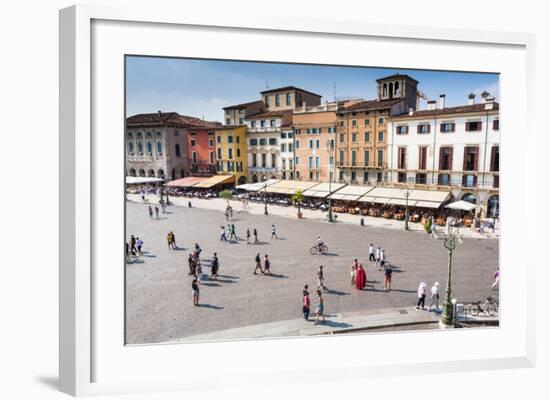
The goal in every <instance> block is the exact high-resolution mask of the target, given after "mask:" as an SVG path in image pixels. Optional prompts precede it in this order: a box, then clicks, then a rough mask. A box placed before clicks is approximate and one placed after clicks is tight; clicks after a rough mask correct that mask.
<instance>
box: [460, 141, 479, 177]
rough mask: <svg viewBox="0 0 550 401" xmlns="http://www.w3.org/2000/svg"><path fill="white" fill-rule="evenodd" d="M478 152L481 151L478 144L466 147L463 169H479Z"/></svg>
mask: <svg viewBox="0 0 550 401" xmlns="http://www.w3.org/2000/svg"><path fill="white" fill-rule="evenodd" d="M478 153H479V148H478V147H477V146H466V147H465V148H464V163H463V166H462V170H464V171H477V169H478Z"/></svg>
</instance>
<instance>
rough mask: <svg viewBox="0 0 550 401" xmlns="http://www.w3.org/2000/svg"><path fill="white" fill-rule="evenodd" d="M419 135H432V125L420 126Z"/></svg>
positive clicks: (417, 131)
mask: <svg viewBox="0 0 550 401" xmlns="http://www.w3.org/2000/svg"><path fill="white" fill-rule="evenodd" d="M416 133H417V134H429V133H430V124H418V125H417V126H416Z"/></svg>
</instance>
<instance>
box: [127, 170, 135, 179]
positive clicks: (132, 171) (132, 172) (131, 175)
mask: <svg viewBox="0 0 550 401" xmlns="http://www.w3.org/2000/svg"><path fill="white" fill-rule="evenodd" d="M128 175H129V176H130V177H135V176H136V169H135V168H131V169H130V171H128Z"/></svg>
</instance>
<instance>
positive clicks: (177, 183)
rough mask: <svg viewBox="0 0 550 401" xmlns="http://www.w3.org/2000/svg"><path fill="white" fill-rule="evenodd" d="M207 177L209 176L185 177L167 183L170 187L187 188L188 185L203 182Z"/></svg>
mask: <svg viewBox="0 0 550 401" xmlns="http://www.w3.org/2000/svg"><path fill="white" fill-rule="evenodd" d="M207 179H208V177H184V178H180V179H178V180H174V181H170V182H169V183H168V184H166V185H168V186H169V187H179V188H186V187H192V186H193V185H195V184H198V183H199V182H202V181H204V180H207Z"/></svg>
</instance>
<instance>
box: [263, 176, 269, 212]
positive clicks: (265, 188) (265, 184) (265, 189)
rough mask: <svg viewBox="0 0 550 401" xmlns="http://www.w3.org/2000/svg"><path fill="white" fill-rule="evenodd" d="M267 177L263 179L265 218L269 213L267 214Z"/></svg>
mask: <svg viewBox="0 0 550 401" xmlns="http://www.w3.org/2000/svg"><path fill="white" fill-rule="evenodd" d="M266 181H267V177H265V180H264V214H265V215H266V216H267V215H268V214H269V213H267V182H266Z"/></svg>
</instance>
